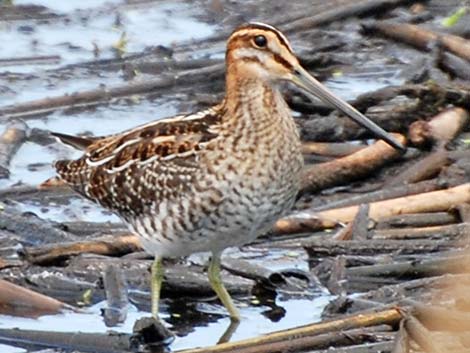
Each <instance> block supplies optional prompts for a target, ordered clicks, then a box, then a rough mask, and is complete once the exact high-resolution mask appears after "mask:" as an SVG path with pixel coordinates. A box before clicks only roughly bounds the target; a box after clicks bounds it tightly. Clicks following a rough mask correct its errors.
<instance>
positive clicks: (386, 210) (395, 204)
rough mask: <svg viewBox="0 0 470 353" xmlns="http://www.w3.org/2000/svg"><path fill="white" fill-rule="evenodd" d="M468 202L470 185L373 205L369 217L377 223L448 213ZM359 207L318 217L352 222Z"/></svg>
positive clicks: (347, 208) (327, 212)
mask: <svg viewBox="0 0 470 353" xmlns="http://www.w3.org/2000/svg"><path fill="white" fill-rule="evenodd" d="M466 202H470V183H467V184H462V185H459V186H456V187H453V188H450V189H446V190H439V191H433V192H428V193H424V194H419V195H412V196H406V197H401V198H397V199H392V200H385V201H379V202H374V203H371V204H370V209H369V217H370V218H371V219H374V220H375V221H377V220H379V219H382V218H384V217H389V216H392V215H398V214H407V213H422V212H439V211H448V210H450V209H453V208H455V207H456V206H458V205H460V204H462V203H466ZM358 207H359V206H352V207H345V208H340V209H334V210H329V211H323V212H318V213H317V214H316V216H318V217H320V218H323V219H330V220H333V221H337V222H350V221H352V220H353V219H354V217H355V215H356V213H357V210H358Z"/></svg>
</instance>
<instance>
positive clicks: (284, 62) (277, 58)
mask: <svg viewBox="0 0 470 353" xmlns="http://www.w3.org/2000/svg"><path fill="white" fill-rule="evenodd" d="M273 58H274V60H275V61H276V62H278V63H279V64H281V65H282V66H284V67H285V68H286V69H289V70H292V65H291V64H290V63H289V62H288V61H287V60H286V59H284V58H283V57H282V56H280V55H278V54H274V55H273Z"/></svg>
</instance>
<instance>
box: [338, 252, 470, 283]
mask: <svg viewBox="0 0 470 353" xmlns="http://www.w3.org/2000/svg"><path fill="white" fill-rule="evenodd" d="M469 259H470V258H469V256H466V255H464V256H454V257H441V258H435V259H431V260H428V259H425V260H418V261H416V260H415V261H403V262H394V263H390V264H378V265H371V266H356V267H350V268H348V269H347V270H346V275H347V276H372V277H378V276H380V277H389V276H407V275H413V276H436V275H443V274H447V273H468V272H469V267H468V266H466V264H467V263H469ZM348 278H349V277H348Z"/></svg>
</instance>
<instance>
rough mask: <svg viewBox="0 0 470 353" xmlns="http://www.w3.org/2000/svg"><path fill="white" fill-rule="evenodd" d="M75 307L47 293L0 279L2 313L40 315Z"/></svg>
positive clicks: (27, 315)
mask: <svg viewBox="0 0 470 353" xmlns="http://www.w3.org/2000/svg"><path fill="white" fill-rule="evenodd" d="M64 309H73V308H72V307H71V306H69V305H67V304H65V303H62V302H60V301H58V300H56V299H53V298H51V297H48V296H46V295H43V294H40V293H37V292H34V291H32V290H30V289H27V288H23V287H20V286H17V285H16V284H13V283H10V282H7V281H5V280H2V279H0V312H1V313H2V314H8V315H14V316H24V317H38V316H42V315H52V314H58V313H60V312H62V311H63V310H64Z"/></svg>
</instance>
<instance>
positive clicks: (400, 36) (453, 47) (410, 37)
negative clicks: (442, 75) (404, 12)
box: [363, 21, 470, 61]
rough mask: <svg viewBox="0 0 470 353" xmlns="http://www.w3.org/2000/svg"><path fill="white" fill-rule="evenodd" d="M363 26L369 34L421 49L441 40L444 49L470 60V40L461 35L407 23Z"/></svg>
mask: <svg viewBox="0 0 470 353" xmlns="http://www.w3.org/2000/svg"><path fill="white" fill-rule="evenodd" d="M363 28H364V30H365V31H366V33H367V34H374V35H383V36H385V37H388V38H391V39H394V40H396V41H399V42H402V43H406V44H409V45H412V46H414V47H416V48H418V49H421V50H430V45H431V44H432V43H433V42H439V43H441V45H442V46H443V48H444V49H446V50H448V51H450V52H452V53H454V54H455V55H457V56H459V57H461V58H463V59H465V60H467V61H470V41H468V40H466V39H464V38H462V37H459V36H455V35H452V34H447V33H439V32H433V31H429V30H427V29H424V28H421V27H418V26H415V25H412V24H407V23H394V22H378V21H377V22H374V23H370V24H364V25H363Z"/></svg>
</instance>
